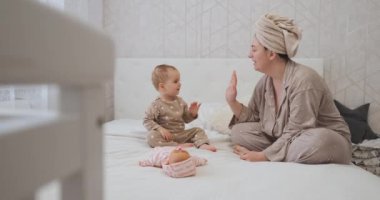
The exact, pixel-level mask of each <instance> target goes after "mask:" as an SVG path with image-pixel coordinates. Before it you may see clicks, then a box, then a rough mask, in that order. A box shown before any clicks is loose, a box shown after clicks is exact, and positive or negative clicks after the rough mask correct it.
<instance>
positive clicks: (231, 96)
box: [226, 70, 237, 104]
mask: <svg viewBox="0 0 380 200" xmlns="http://www.w3.org/2000/svg"><path fill="white" fill-rule="evenodd" d="M236 85H237V76H236V71H235V70H234V71H233V72H232V76H231V80H230V85H229V86H228V87H227V90H226V100H227V103H228V104H232V103H234V102H236V96H237V89H236Z"/></svg>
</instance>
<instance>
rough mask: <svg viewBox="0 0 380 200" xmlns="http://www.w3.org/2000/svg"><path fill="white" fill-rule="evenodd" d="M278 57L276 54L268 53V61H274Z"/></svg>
mask: <svg viewBox="0 0 380 200" xmlns="http://www.w3.org/2000/svg"><path fill="white" fill-rule="evenodd" d="M277 56H278V54H277V53H275V52H273V51H269V60H274V59H275V58H276V57H277Z"/></svg>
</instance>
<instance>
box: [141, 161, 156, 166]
mask: <svg viewBox="0 0 380 200" xmlns="http://www.w3.org/2000/svg"><path fill="white" fill-rule="evenodd" d="M139 165H140V166H141V167H153V166H154V163H152V162H151V161H150V160H141V161H139Z"/></svg>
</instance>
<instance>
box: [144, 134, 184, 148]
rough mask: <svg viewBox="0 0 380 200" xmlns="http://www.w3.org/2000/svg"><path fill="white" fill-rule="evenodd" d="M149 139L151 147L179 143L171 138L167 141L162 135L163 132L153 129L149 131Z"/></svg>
mask: <svg viewBox="0 0 380 200" xmlns="http://www.w3.org/2000/svg"><path fill="white" fill-rule="evenodd" d="M147 141H148V144H149V146H150V147H160V146H177V145H178V143H177V142H175V141H173V140H171V141H167V140H165V138H163V137H162V135H161V133H160V132H158V131H155V130H152V131H150V132H149V133H148V136H147Z"/></svg>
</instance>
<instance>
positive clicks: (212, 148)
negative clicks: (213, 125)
mask: <svg viewBox="0 0 380 200" xmlns="http://www.w3.org/2000/svg"><path fill="white" fill-rule="evenodd" d="M199 148H200V149H205V150H209V151H212V152H215V151H216V147H214V146H212V145H209V144H202V145H201V146H200V147H199Z"/></svg>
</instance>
